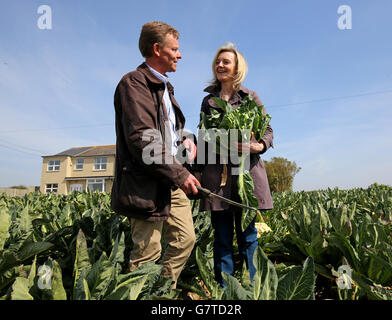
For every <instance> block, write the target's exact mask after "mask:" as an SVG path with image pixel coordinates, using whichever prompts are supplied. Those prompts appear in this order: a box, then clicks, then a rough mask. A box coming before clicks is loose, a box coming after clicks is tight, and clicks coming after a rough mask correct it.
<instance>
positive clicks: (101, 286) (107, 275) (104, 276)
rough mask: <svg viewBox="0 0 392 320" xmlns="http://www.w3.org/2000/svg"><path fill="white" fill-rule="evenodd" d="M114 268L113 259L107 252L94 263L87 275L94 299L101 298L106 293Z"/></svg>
mask: <svg viewBox="0 0 392 320" xmlns="http://www.w3.org/2000/svg"><path fill="white" fill-rule="evenodd" d="M113 269H114V267H113V265H112V263H111V261H110V260H109V259H108V258H107V257H106V254H105V252H102V255H101V257H100V258H99V260H98V261H96V262H95V263H94V264H93V266H92V267H91V269H90V271H89V272H88V274H87V277H86V280H87V283H88V287H89V290H90V296H91V299H92V300H99V299H101V298H102V297H103V296H104V295H105V291H106V288H108V286H109V283H110V281H111V278H112V273H113Z"/></svg>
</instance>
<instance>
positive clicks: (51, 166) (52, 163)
mask: <svg viewBox="0 0 392 320" xmlns="http://www.w3.org/2000/svg"><path fill="white" fill-rule="evenodd" d="M59 170H60V160H49V161H48V171H59Z"/></svg>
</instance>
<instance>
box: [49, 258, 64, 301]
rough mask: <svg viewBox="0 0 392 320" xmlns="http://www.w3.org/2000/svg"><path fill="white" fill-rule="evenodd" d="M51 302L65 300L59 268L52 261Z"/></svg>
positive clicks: (55, 262) (54, 261)
mask: <svg viewBox="0 0 392 320" xmlns="http://www.w3.org/2000/svg"><path fill="white" fill-rule="evenodd" d="M51 294H52V298H53V300H67V293H66V292H65V289H64V285H63V278H62V272H61V267H60V265H59V264H58V263H57V261H56V260H52V289H51Z"/></svg>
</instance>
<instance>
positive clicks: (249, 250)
mask: <svg viewBox="0 0 392 320" xmlns="http://www.w3.org/2000/svg"><path fill="white" fill-rule="evenodd" d="M241 215H242V211H241V209H239V210H237V208H236V209H234V210H233V209H231V210H224V211H212V212H211V223H212V227H213V228H214V231H215V237H214V272H215V280H216V281H217V282H219V283H220V284H221V285H222V286H223V287H225V283H224V281H223V279H222V274H221V272H222V271H224V272H227V273H228V274H231V275H233V274H234V261H233V237H234V229H235V233H236V237H237V243H238V250H239V253H240V265H241V266H242V264H243V262H244V261H245V263H246V267H247V268H248V270H249V274H250V278H251V279H253V276H254V274H255V272H256V269H255V267H254V265H253V254H254V252H255V250H256V248H257V245H258V241H257V229H256V227H255V219H253V221H252V222H251V223H250V225H249V226H248V227H247V228H246V229H245V230H244V231H243V232H242V231H241Z"/></svg>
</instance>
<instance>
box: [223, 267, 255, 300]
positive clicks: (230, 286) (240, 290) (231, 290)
mask: <svg viewBox="0 0 392 320" xmlns="http://www.w3.org/2000/svg"><path fill="white" fill-rule="evenodd" d="M222 277H223V280H224V281H225V284H226V290H225V294H224V295H223V299H225V300H249V299H251V298H252V295H253V294H252V293H253V292H252V291H250V290H247V289H245V288H244V287H243V286H241V284H240V283H239V281H238V280H237V279H236V278H235V277H233V276H232V275H230V274H228V273H226V272H222Z"/></svg>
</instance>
